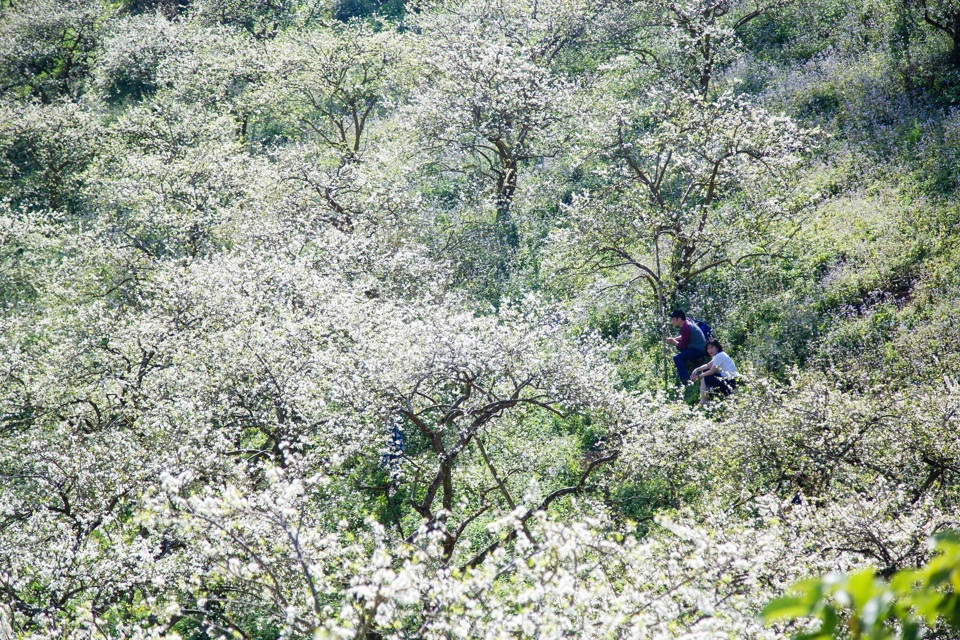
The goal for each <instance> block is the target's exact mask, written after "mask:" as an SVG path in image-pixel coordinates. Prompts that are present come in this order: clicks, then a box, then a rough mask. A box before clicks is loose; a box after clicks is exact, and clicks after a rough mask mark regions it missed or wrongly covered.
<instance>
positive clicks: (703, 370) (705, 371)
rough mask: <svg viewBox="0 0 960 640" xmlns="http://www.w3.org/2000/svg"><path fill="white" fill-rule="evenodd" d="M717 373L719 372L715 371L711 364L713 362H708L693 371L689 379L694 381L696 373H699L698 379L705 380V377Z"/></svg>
mask: <svg viewBox="0 0 960 640" xmlns="http://www.w3.org/2000/svg"><path fill="white" fill-rule="evenodd" d="M718 371H720V370H719V369H717V367H716V366H715V365H714V364H713V361H710V362H708V363H707V364H705V365H703V366H702V367H697V368H696V369H694V370H693V374H692V375H691V376H690V379H691V380H693V379H696V378H697V377H698V376H697V374H698V373H699V377H701V378H706V377H707V376H712V375H713V374H715V373H717V372H718Z"/></svg>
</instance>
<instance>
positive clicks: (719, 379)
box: [690, 339, 739, 404]
mask: <svg viewBox="0 0 960 640" xmlns="http://www.w3.org/2000/svg"><path fill="white" fill-rule="evenodd" d="M707 355H709V356H710V362H708V363H707V364H705V365H703V366H702V367H697V368H696V369H694V370H693V373H692V374H691V375H690V380H691V381H693V382H696V381H697V380H700V404H707V402H709V394H711V393H718V392H719V393H722V394H723V395H725V396H728V395H730V394H731V393H733V390H734V389H735V388H736V386H737V376H738V375H739V374H738V373H737V365H735V364H733V360H731V359H730V356H728V355H727V354H726V353H724V352H723V347H722V346H721V345H720V342H719V341H718V340H716V339H710V340H707Z"/></svg>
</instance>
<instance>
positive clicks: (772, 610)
mask: <svg viewBox="0 0 960 640" xmlns="http://www.w3.org/2000/svg"><path fill="white" fill-rule="evenodd" d="M812 614H813V602H811V600H810V598H808V597H806V596H785V597H783V598H777V599H775V600H771V601H770V602H769V603H767V606H765V607H764V608H763V610H762V611H761V612H760V617H761V618H763V620H764V621H765V622H766V623H767V624H770V623H771V622H777V621H778V620H794V619H796V618H803V617H807V616H810V615H812Z"/></svg>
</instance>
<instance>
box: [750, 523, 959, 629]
mask: <svg viewBox="0 0 960 640" xmlns="http://www.w3.org/2000/svg"><path fill="white" fill-rule="evenodd" d="M934 546H935V552H936V555H935V556H934V557H933V559H931V560H930V561H929V562H927V563H926V564H925V565H924V566H922V567H920V568H919V569H904V570H901V571H898V572H897V573H895V574H893V575H892V576H891V577H890V579H889V580H884V579H882V578H878V577H877V575H876V573H875V571H874V570H873V569H866V570H863V571H859V572H857V573H853V574H850V575H839V574H831V575H828V576H826V577H825V578H822V579H813V580H807V581H804V582H800V583H798V584H796V585H794V586H793V587H792V588H791V591H790V594H789V595H787V596H785V597H782V598H778V599H776V600H773V601H771V602H770V603H768V604H767V605H766V607H764V609H763V611H762V613H761V616H762V617H763V619H764V620H765V621H766V622H767V623H768V624H772V623H777V622H784V621H800V620H804V619H807V618H812V619H813V620H814V623H813V626H812V629H810V630H805V631H802V632H799V633H796V634H795V635H794V636H793V637H794V638H795V639H796V640H818V639H825V638H854V639H860V638H864V639H869V640H887V639H890V640H893V639H903V640H916V639H917V638H921V637H924V629H936V628H938V627H940V626H943V627H946V628H949V629H952V630H953V631H955V632H956V631H960V535H958V534H957V533H956V532H945V533H940V534H938V535H936V536H935V537H934Z"/></svg>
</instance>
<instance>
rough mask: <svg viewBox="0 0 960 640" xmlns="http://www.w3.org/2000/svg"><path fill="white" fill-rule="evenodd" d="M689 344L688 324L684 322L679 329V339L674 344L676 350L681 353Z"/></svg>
mask: <svg viewBox="0 0 960 640" xmlns="http://www.w3.org/2000/svg"><path fill="white" fill-rule="evenodd" d="M689 344H690V323H688V322H684V323H683V326H682V327H680V339H679V340H678V341H677V342H676V345H677V349H679V350H680V351H683V350H684V349H686V348H687V346H688V345H689Z"/></svg>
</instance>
